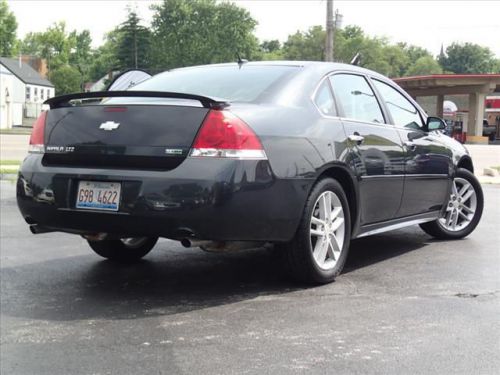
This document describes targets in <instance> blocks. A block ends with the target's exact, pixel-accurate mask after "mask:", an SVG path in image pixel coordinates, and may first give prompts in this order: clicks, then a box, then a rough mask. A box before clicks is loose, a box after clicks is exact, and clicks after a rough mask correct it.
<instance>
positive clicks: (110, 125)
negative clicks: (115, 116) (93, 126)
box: [99, 121, 120, 131]
mask: <svg viewBox="0 0 500 375" xmlns="http://www.w3.org/2000/svg"><path fill="white" fill-rule="evenodd" d="M119 126H120V123H118V122H114V121H106V122H103V123H102V124H101V126H99V129H102V130H107V131H111V130H115V129H117V128H118V127H119Z"/></svg>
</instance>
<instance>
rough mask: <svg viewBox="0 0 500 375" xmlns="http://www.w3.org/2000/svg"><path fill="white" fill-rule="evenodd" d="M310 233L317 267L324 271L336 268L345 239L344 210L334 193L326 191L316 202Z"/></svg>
mask: <svg viewBox="0 0 500 375" xmlns="http://www.w3.org/2000/svg"><path fill="white" fill-rule="evenodd" d="M309 233H310V239H311V249H312V253H313V258H314V261H315V262H316V265H317V266H318V267H319V268H321V269H323V270H330V269H332V268H334V267H335V265H336V264H337V262H338V260H339V259H340V256H341V253H342V248H343V246H344V238H345V219H344V210H343V209H342V203H341V202H340V199H339V197H338V196H337V195H336V194H335V193H334V192H332V191H325V192H323V193H322V194H321V195H320V196H319V197H318V199H317V200H316V203H315V204H314V208H313V211H312V214H311V223H310V230H309Z"/></svg>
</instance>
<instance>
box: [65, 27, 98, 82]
mask: <svg viewBox="0 0 500 375" xmlns="http://www.w3.org/2000/svg"><path fill="white" fill-rule="evenodd" d="M69 38H70V39H71V41H70V45H71V46H72V48H71V50H70V54H69V64H70V65H71V66H73V67H75V68H77V69H78V71H79V72H80V81H81V84H80V86H81V88H82V90H83V85H84V83H85V82H86V81H88V80H89V79H90V68H91V65H92V60H93V53H92V48H91V44H92V38H91V37H90V31H88V30H83V31H82V32H81V33H78V32H76V31H72V32H71V33H70V34H69Z"/></svg>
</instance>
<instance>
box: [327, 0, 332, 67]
mask: <svg viewBox="0 0 500 375" xmlns="http://www.w3.org/2000/svg"><path fill="white" fill-rule="evenodd" d="M333 33H334V27H333V0H326V45H325V61H333V37H334V35H333Z"/></svg>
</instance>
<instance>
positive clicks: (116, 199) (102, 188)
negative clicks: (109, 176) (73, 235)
mask: <svg viewBox="0 0 500 375" xmlns="http://www.w3.org/2000/svg"><path fill="white" fill-rule="evenodd" d="M120 192H121V184H120V183H119V182H97V181H80V183H79V184H78V191H77V193H76V208H84V209H89V210H104V211H118V208H119V205H120Z"/></svg>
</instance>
